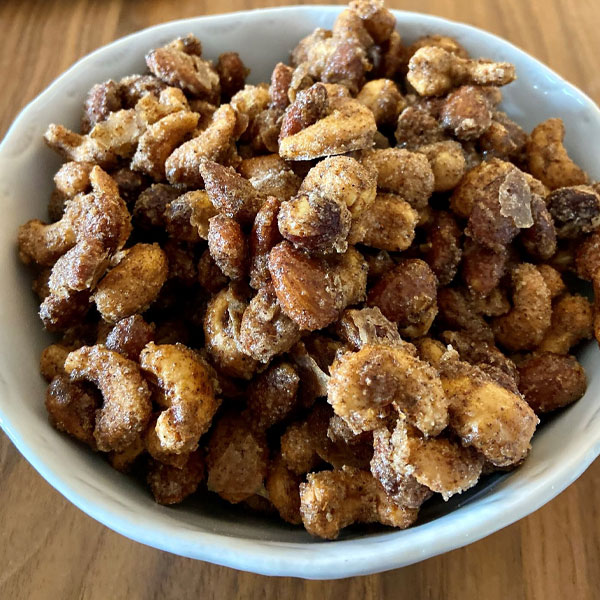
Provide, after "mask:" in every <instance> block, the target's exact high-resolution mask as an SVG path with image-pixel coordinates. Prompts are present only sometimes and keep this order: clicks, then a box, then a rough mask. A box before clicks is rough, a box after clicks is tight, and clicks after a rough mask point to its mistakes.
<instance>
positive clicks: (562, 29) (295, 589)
mask: <svg viewBox="0 0 600 600" xmlns="http://www.w3.org/2000/svg"><path fill="white" fill-rule="evenodd" d="M281 3H282V2H279V1H277V2H276V1H275V0H256V1H255V0H221V1H220V2H208V1H206V0H200V1H198V0H178V2H164V1H161V0H104V1H102V0H72V1H67V0H64V1H60V0H20V1H19V2H10V1H8V0H4V1H0V23H2V36H1V37H0V76H1V81H2V85H1V86H0V106H2V112H1V113H0V136H3V135H4V133H5V132H6V130H7V128H8V126H9V124H10V123H11V121H12V120H13V119H14V117H15V116H16V115H17V113H18V112H19V111H20V110H21V108H22V107H23V106H24V105H25V104H26V103H27V102H28V101H29V100H31V99H32V98H33V97H35V95H36V94H38V93H39V92H40V91H41V90H42V89H44V87H46V85H47V84H48V83H49V82H50V81H51V80H52V79H53V78H54V77H56V76H57V75H59V74H60V73H61V72H62V71H63V70H64V69H66V68H67V67H68V66H69V65H70V64H72V63H73V62H74V61H75V60H77V59H78V58H80V57H81V56H83V55H85V54H86V53H88V52H90V51H91V50H93V49H95V48H97V47H98V46H101V45H103V44H105V43H107V42H110V41H111V40H113V39H115V38H117V37H120V36H122V35H125V34H127V33H130V32H132V31H135V30H137V29H140V28H142V27H147V26H149V25H153V24H155V23H159V22H161V21H165V20H169V19H175V18H183V17H191V16H197V15H201V14H210V13H215V12H228V11H234V10H242V9H248V8H256V7H260V6H275V5H279V4H281ZM388 4H391V6H392V7H394V8H402V9H405V10H417V11H421V12H426V13H431V14H437V15H440V16H443V17H448V18H451V19H455V20H460V21H464V22H467V23H470V24H473V25H476V26H479V27H483V28H485V29H488V30H489V31H492V32H493V33H496V34H499V35H501V36H503V37H505V38H507V39H509V40H510V41H511V42H513V43H515V44H517V45H518V46H520V47H522V48H523V49H525V50H527V51H528V52H530V53H531V54H533V55H534V56H536V57H538V58H540V59H541V60H542V61H544V62H546V63H547V64H548V65H550V66H551V67H552V68H553V69H555V70H556V71H558V72H559V73H560V74H561V75H563V76H565V77H566V78H568V79H569V80H570V81H572V82H573V83H575V84H576V85H577V86H579V87H580V88H582V89H583V90H584V91H585V92H587V93H588V94H589V95H590V96H591V97H592V98H593V99H594V100H595V101H596V102H598V101H600V75H598V71H597V56H598V55H599V54H600V39H599V38H598V31H600V6H599V5H598V2H597V0H577V1H575V0H504V1H503V2H498V1H497V0H477V1H474V0H454V1H453V2H449V1H448V0H404V1H403V2H399V1H395V2H391V3H388ZM0 482H1V484H0V598H7V599H9V598H10V599H18V598H31V599H37V598H40V599H44V600H45V599H49V598H52V599H53V598H61V599H69V598H86V599H105V598H128V599H132V600H133V599H138V598H140V599H142V598H144V599H146V598H202V599H203V600H204V599H206V600H209V599H213V598H218V599H221V598H227V599H229V598H264V599H265V600H270V599H276V598H277V599H279V598H284V597H285V598H287V597H289V598H295V599H304V598H307V599H308V598H319V600H328V599H337V598H345V599H346V600H354V599H357V600H358V599H361V600H363V599H364V600H370V599H379V598H412V599H415V600H420V599H425V598H427V599H433V598H458V597H460V598H461V599H463V600H470V599H475V598H477V599H478V598H486V599H488V600H495V599H502V600H504V599H505V598H510V599H515V600H519V599H528V600H529V599H533V598H545V599H546V598H549V599H551V598H578V599H582V600H584V599H592V598H598V597H600V591H599V590H600V568H598V562H599V558H600V508H599V507H600V461H597V462H596V463H595V464H594V465H592V467H590V469H589V470H588V471H587V472H586V473H585V474H584V475H583V476H582V477H581V478H580V479H579V481H577V482H576V483H575V484H574V485H572V486H571V487H570V488H569V489H568V490H566V491H565V492H564V493H563V494H561V495H560V496H559V497H558V498H557V499H555V500H554V501H553V502H551V503H550V504H548V505H547V506H545V507H544V508H542V509H541V510H539V511H537V512H536V513H534V514H533V515H531V516H529V517H528V518H526V519H523V520H522V521H521V522H519V523H517V524H515V525H513V526H511V527H508V528H506V529H504V530H503V531H500V532H498V533H496V534H494V535H492V536H490V537H489V538H487V539H485V540H482V541H480V542H477V543H475V544H472V545H470V546H468V547H466V548H462V549H459V550H456V551H454V552H450V553H448V554H446V555H443V556H440V557H436V558H432V559H430V560H427V561H425V562H423V563H420V564H418V565H413V566H411V567H407V568H404V569H400V570H397V571H392V572H389V573H384V574H381V575H373V576H368V577H360V578H352V579H346V580H341V581H330V582H310V581H303V580H299V579H291V578H281V579H277V578H266V577H261V576H257V575H252V574H248V573H242V572H238V571H234V570H231V569H227V568H223V567H217V566H214V565H210V564H206V563H200V562H197V561H192V560H188V559H184V558H180V557H177V556H173V555H169V554H166V553H163V552H160V551H158V550H154V549H151V548H147V547H144V546H141V545H139V544H136V543H134V542H131V541H129V540H127V539H125V538H123V537H121V536H119V535H117V534H115V533H113V532H111V531H109V530H108V529H106V528H105V527H103V526H101V525H99V524H98V523H96V522H95V521H93V520H92V519H90V518H88V517H87V516H86V515H84V514H83V513H82V512H80V511H79V510H78V509H76V508H75V507H74V506H72V505H70V504H69V503H68V502H67V501H66V500H64V499H63V498H62V496H60V495H59V494H58V493H57V492H55V491H54V490H53V489H52V488H51V487H50V486H49V485H48V484H46V483H45V482H44V480H43V479H42V478H41V477H40V476H39V475H38V474H37V473H36V472H35V471H34V470H33V469H32V468H31V467H30V466H29V464H28V463H27V462H26V461H25V460H24V459H23V458H22V457H21V456H20V455H19V453H18V452H17V451H16V449H15V448H14V447H13V446H12V445H11V443H10V442H9V441H8V439H7V438H6V437H5V436H4V435H3V434H0Z"/></svg>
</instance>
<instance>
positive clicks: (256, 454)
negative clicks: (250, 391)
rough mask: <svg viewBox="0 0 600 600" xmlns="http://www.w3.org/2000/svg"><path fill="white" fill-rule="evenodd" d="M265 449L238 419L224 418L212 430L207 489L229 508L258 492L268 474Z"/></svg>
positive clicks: (262, 441) (207, 457)
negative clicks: (219, 497)
mask: <svg viewBox="0 0 600 600" xmlns="http://www.w3.org/2000/svg"><path fill="white" fill-rule="evenodd" d="M267 459H268V450H267V445H266V443H265V441H264V439H263V438H262V436H261V435H260V434H256V433H253V432H252V430H251V429H250V428H248V426H247V424H246V423H245V422H244V421H243V420H242V419H241V418H240V416H239V415H235V414H227V415H224V416H223V417H221V418H220V419H219V421H218V422H217V424H216V425H215V426H214V427H213V429H212V433H211V436H210V440H209V442H208V452H207V455H206V467H207V479H206V485H207V487H208V489H209V490H210V491H212V492H216V493H217V494H219V496H221V497H222V498H224V499H225V500H227V501H228V502H231V503H232V504H236V503H238V502H241V501H242V500H245V499H246V498H249V497H250V496H252V495H253V494H255V493H256V492H258V491H259V490H260V488H261V487H262V485H263V481H264V479H265V476H266V474H267Z"/></svg>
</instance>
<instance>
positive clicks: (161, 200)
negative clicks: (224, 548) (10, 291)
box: [16, 0, 600, 539]
mask: <svg viewBox="0 0 600 600" xmlns="http://www.w3.org/2000/svg"><path fill="white" fill-rule="evenodd" d="M407 38H408V39H410V40H411V42H412V40H413V39H414V37H413V36H410V34H409V32H407ZM165 41H166V40H161V42H160V43H161V44H163V42H165ZM228 50H229V49H227V48H222V49H221V48H220V49H219V51H218V52H216V53H214V54H213V53H212V46H211V52H209V51H208V50H207V49H203V46H202V41H201V40H199V39H198V38H196V37H195V36H194V35H193V34H188V35H184V36H183V37H179V38H177V39H175V40H172V41H171V42H168V43H165V44H164V45H162V46H161V47H157V48H148V49H147V54H146V56H145V61H146V66H147V70H146V72H144V73H142V74H131V75H128V76H125V77H122V78H118V77H117V78H113V79H108V80H106V81H102V82H97V83H96V84H95V85H93V86H92V87H91V88H90V89H89V90H82V92H83V93H82V98H85V99H84V101H83V102H82V107H81V114H80V115H79V117H81V118H80V122H81V128H80V130H77V129H74V130H71V129H68V128H67V127H65V126H64V125H61V124H58V123H51V124H49V125H48V127H47V130H46V132H45V134H44V139H45V141H46V144H47V145H48V146H49V147H50V149H52V150H54V151H55V152H57V154H58V155H59V156H60V157H61V158H62V160H63V164H62V166H60V168H59V169H58V171H57V172H56V174H55V176H54V180H53V182H50V183H51V184H52V185H51V187H52V190H51V194H50V198H49V200H48V198H47V197H46V200H48V203H47V207H46V212H47V214H48V217H49V220H48V221H47V222H45V221H42V220H40V219H38V218H35V217H37V216H38V214H32V215H31V217H32V219H31V220H29V221H28V222H27V223H25V224H24V225H22V226H21V227H20V228H19V231H18V232H17V235H16V237H17V240H16V251H17V255H18V257H19V258H20V260H21V261H22V262H23V263H24V264H25V265H27V266H28V268H30V269H31V270H32V272H33V273H32V279H33V284H32V289H33V291H34V293H35V295H36V297H37V298H38V300H39V303H40V306H39V316H40V319H41V321H42V325H43V326H44V328H45V329H46V330H47V331H48V332H50V333H51V334H52V335H53V336H54V339H52V340H48V342H47V344H46V348H45V349H44V350H43V351H42V353H41V357H40V373H41V375H42V377H43V378H44V379H45V380H46V382H47V383H48V389H47V394H46V398H45V406H46V409H47V411H48V415H49V420H50V424H51V425H53V426H54V427H55V428H56V429H58V430H59V431H62V432H64V433H65V434H67V435H70V436H72V437H73V438H75V439H76V440H79V441H80V442H82V443H83V444H84V445H86V446H88V447H89V448H90V449H92V450H93V451H95V452H98V454H99V455H100V456H102V457H104V458H106V460H108V462H109V463H110V464H111V465H112V466H113V467H114V468H115V469H117V470H119V471H122V472H123V473H125V472H128V471H133V472H136V473H138V472H140V473H142V474H143V475H145V477H146V482H147V484H148V488H149V493H151V494H152V495H153V497H154V499H155V500H156V502H158V503H161V504H165V505H171V504H176V503H179V502H182V501H183V500H184V499H185V498H187V497H189V496H195V497H198V498H199V499H200V502H202V499H201V498H202V496H205V495H207V494H217V495H218V496H220V498H221V499H223V500H224V501H227V502H231V503H235V504H239V505H240V506H239V510H243V509H246V510H256V511H260V512H261V513H263V514H264V515H265V518H277V516H278V515H279V517H281V519H283V520H284V521H286V522H288V523H290V524H293V525H302V526H304V527H305V529H306V530H307V531H308V532H309V533H311V534H313V535H316V536H319V537H322V538H325V539H334V538H335V537H336V536H337V535H338V534H339V532H340V530H341V529H342V528H343V527H346V526H349V525H350V524H352V523H379V524H383V525H388V526H392V527H399V528H403V527H408V526H410V525H411V524H413V523H414V521H415V519H416V518H417V513H418V510H419V508H420V507H421V505H422V504H423V503H424V502H427V501H429V499H430V498H434V499H438V500H439V499H440V498H441V499H442V500H447V499H448V498H450V497H451V496H453V495H455V494H459V493H464V492H466V491H467V490H470V489H471V488H472V487H473V486H475V485H476V484H477V482H478V480H479V478H480V476H481V474H482V473H487V472H489V471H490V470H494V469H499V470H506V469H513V468H516V467H517V466H518V465H519V464H521V462H523V461H524V460H525V459H526V457H527V455H528V453H529V450H530V448H531V446H532V444H535V443H536V442H535V436H534V433H535V431H536V427H537V425H538V416H537V415H541V414H545V413H547V412H550V411H553V410H556V409H560V408H561V407H564V406H567V405H569V404H571V403H572V402H576V401H577V400H578V399H580V398H581V397H582V396H583V395H584V393H585V390H586V386H587V378H586V374H585V371H584V369H583V367H582V365H581V364H579V362H578V361H577V358H576V353H577V352H578V350H579V349H580V348H581V347H582V345H583V344H585V343H586V342H587V340H589V339H591V338H592V336H594V337H596V339H597V340H599V341H600V185H599V184H598V183H597V182H595V181H594V179H593V177H590V175H588V174H587V173H586V172H585V171H584V170H583V169H582V168H581V167H580V166H579V165H577V164H576V162H575V161H574V158H575V157H576V156H578V154H577V140H576V139H572V138H571V137H570V136H569V135H566V133H567V132H566V131H565V126H564V123H563V122H562V121H561V119H560V118H559V117H560V115H557V118H553V119H548V120H546V121H544V122H543V123H540V124H539V125H537V126H536V127H535V128H534V129H533V130H532V131H526V130H524V129H523V128H522V127H521V125H520V124H519V123H517V122H516V121H515V120H513V118H514V117H515V115H512V114H507V113H506V112H504V111H505V109H506V107H505V106H503V101H502V98H503V89H502V88H503V86H505V85H510V84H511V82H512V81H514V80H515V78H516V76H517V73H516V70H515V67H514V65H511V64H509V63H506V62H501V61H499V60H498V58H499V57H498V56H492V57H490V58H482V57H478V56H471V55H470V54H469V52H467V50H466V49H465V48H464V47H463V46H462V45H461V43H460V42H459V41H457V40H455V39H453V38H451V37H448V36H444V35H439V34H437V33H436V32H435V31H432V32H429V33H428V35H424V36H422V37H420V38H418V39H416V41H414V42H412V43H411V44H410V45H409V44H408V43H406V41H405V40H404V39H403V38H402V37H401V36H400V34H399V33H398V31H397V30H396V19H395V17H394V15H393V13H392V12H391V11H390V10H388V9H387V8H386V7H385V6H384V4H383V1H382V0H351V1H350V3H349V5H348V6H347V7H344V8H343V9H342V10H341V11H340V12H339V14H338V15H337V17H336V19H335V22H334V23H333V25H332V28H331V30H326V29H322V28H318V29H316V30H315V31H314V32H312V33H310V34H309V35H307V36H306V37H304V38H303V39H301V40H290V51H291V52H290V59H289V61H287V64H286V63H285V62H279V63H277V64H275V61H274V64H273V65H272V70H271V71H270V76H269V81H263V82H258V81H256V80H254V79H252V80H251V81H252V83H247V82H246V79H247V78H248V75H249V69H248V68H247V67H246V65H245V64H244V60H245V58H246V57H245V56H243V54H242V53H240V54H238V53H237V52H231V51H228ZM140 58H143V57H140ZM249 58H250V57H249ZM248 64H250V63H248ZM509 89H510V88H509ZM86 92H87V95H86ZM509 96H510V97H512V98H514V95H511V94H510V93H509V94H508V95H507V97H509ZM78 120H79V119H78V118H73V119H70V120H69V122H70V123H71V122H73V123H77V122H78ZM592 175H596V176H597V175H598V174H597V173H594V174H592ZM39 214H42V212H40V213H39ZM576 277H579V278H581V279H584V280H586V281H588V282H589V283H590V286H589V288H590V289H592V290H593V291H594V293H595V298H594V299H593V300H592V299H591V296H588V295H585V296H584V295H582V294H583V293H584V290H583V289H582V288H581V286H580V285H579V283H578V282H577V281H576ZM585 293H587V292H585ZM86 450H87V449H86V448H84V449H83V451H86ZM204 482H206V484H205V483H204ZM434 501H435V500H434Z"/></svg>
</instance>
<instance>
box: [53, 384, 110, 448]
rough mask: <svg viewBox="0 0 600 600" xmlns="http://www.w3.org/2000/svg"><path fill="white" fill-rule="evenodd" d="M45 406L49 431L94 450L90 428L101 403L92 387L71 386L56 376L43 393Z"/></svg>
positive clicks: (92, 429)
mask: <svg viewBox="0 0 600 600" xmlns="http://www.w3.org/2000/svg"><path fill="white" fill-rule="evenodd" d="M45 404H46V410H47V411H48V417H49V419H50V423H51V424H52V426H53V427H55V428H56V429H58V430H59V431H64V432H65V433H68V434H69V435H71V436H73V437H74V438H75V439H77V440H79V441H80V442H83V443H84V444H87V445H88V446H90V447H92V448H94V449H95V448H96V441H95V439H94V427H95V423H96V409H97V408H98V406H100V404H101V399H100V397H99V394H98V393H97V392H96V391H95V390H94V388H93V386H90V385H86V384H85V383H73V382H71V381H69V378H68V377H66V376H65V375H64V374H63V375H57V376H56V377H54V378H53V379H52V382H51V383H50V385H49V386H48V389H47V390H46V401H45Z"/></svg>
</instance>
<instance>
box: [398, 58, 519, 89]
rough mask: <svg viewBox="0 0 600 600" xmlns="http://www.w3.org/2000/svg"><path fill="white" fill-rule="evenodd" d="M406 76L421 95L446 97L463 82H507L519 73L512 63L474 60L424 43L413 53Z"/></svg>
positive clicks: (500, 83)
mask: <svg viewBox="0 0 600 600" xmlns="http://www.w3.org/2000/svg"><path fill="white" fill-rule="evenodd" d="M406 78H407V79H408V82H409V83H410V84H411V85H412V86H413V87H414V88H415V90H416V91H417V93H418V94H420V95H421V96H443V95H444V94H445V93H446V92H449V91H450V90H451V89H452V88H454V87H458V86H459V85H462V84H474V85H506V84H507V83H510V82H511V81H514V80H515V78H516V75H515V67H514V65H511V64H510V63H505V62H492V61H490V60H486V59H477V60H471V59H467V58H461V57H460V56H458V55H456V54H453V53H451V52H448V51H447V50H444V49H443V48H440V47H436V46H424V47H422V48H419V49H418V50H417V51H416V52H415V53H414V54H413V55H412V57H411V59H410V61H409V63H408V74H407V76H406Z"/></svg>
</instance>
